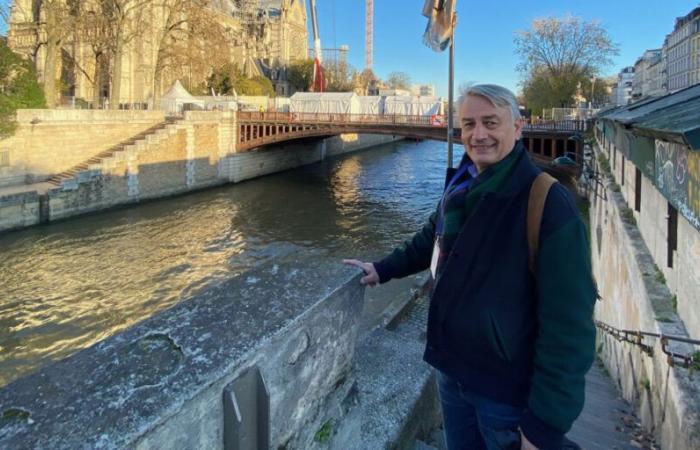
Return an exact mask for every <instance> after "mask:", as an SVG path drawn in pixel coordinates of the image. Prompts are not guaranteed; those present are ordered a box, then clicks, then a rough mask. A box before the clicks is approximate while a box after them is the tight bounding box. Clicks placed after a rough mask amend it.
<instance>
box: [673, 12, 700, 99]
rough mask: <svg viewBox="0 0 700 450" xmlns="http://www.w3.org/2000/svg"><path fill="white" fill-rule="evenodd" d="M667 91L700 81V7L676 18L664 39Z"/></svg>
mask: <svg viewBox="0 0 700 450" xmlns="http://www.w3.org/2000/svg"><path fill="white" fill-rule="evenodd" d="M664 50H665V54H666V59H667V60H666V66H667V74H666V76H667V85H668V92H676V91H679V90H681V89H685V88H687V87H689V86H692V85H694V84H697V83H698V82H700V7H698V8H695V9H694V10H692V11H691V12H690V13H688V14H687V15H686V16H684V17H679V18H677V19H676V24H675V26H674V28H673V31H672V32H671V33H670V34H669V35H668V36H666V39H665V41H664Z"/></svg>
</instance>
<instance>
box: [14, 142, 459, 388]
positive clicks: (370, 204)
mask: <svg viewBox="0 0 700 450" xmlns="http://www.w3.org/2000/svg"><path fill="white" fill-rule="evenodd" d="M445 164H446V150H445V144H443V143H439V142H433V141H424V142H421V143H418V144H417V143H415V142H409V141H401V142H395V143H392V144H386V145H382V146H378V147H374V148H372V149H369V150H365V151H363V152H359V153H354V154H350V155H346V156H344V157H340V158H335V159H329V160H326V161H324V162H322V163H319V164H314V165H311V166H306V167H303V168H299V169H296V170H293V171H289V172H284V173H279V174H275V175H271V176H267V177H263V178H258V179H255V180H250V181H246V182H243V183H240V184H236V185H227V186H224V187H220V188H215V189H211V190H206V191H201V192H198V193H194V194H190V195H186V196H181V197H176V198H171V199H166V200H160V201H156V202H150V203H146V204H142V205H138V206H134V207H129V208H125V209H120V210H116V211H109V212H105V213H100V214H95V215H91V216H86V217H81V218H77V219H73V220H69V221H64V222H59V223H54V224H50V225H47V226H41V227H35V228H31V229H27V230H24V231H20V232H14V233H9V234H6V235H4V236H0V385H4V384H6V383H8V382H9V381H12V380H13V379H15V378H17V377H19V376H21V375H23V374H25V373H27V372H29V371H31V370H34V369H36V368H38V367H40V366H42V365H44V364H47V363H49V362H50V361H54V360H57V359H61V358H65V357H66V356H68V355H70V354H71V353H73V352H75V351H77V350H79V349H81V348H85V347H87V346H90V345H92V344H94V343H95V342H98V341H100V340H102V339H104V338H106V337H108V336H110V335H112V334H114V333H116V332H118V331H119V330H122V329H124V328H126V327H129V326H131V325H133V324H134V323H136V322H138V321H140V320H143V319H145V318H147V317H149V316H150V315H152V314H153V313H155V312H157V311H160V310H163V309H165V308H167V307H168V306H171V305H173V304H174V303H176V302H178V301H180V300H182V299H184V298H187V297H188V296H190V295H191V294H193V293H195V292H197V291H198V290H201V289H205V288H206V286H207V285H209V284H211V283H217V282H219V281H221V280H224V279H226V278H229V277H232V276H236V275H238V274H240V273H242V272H244V271H248V270H251V269H253V270H254V268H255V266H256V265H258V264H261V263H262V262H265V261H267V260H270V259H273V258H274V259H275V261H276V262H279V263H280V264H284V262H285V258H287V257H289V256H291V254H292V253H295V254H297V255H298V254H302V255H304V257H308V258H315V257H318V256H330V257H334V258H335V257H337V258H338V259H339V260H340V258H343V257H357V258H360V259H367V260H372V259H376V258H378V257H380V256H382V255H383V254H385V253H386V252H387V251H389V250H390V249H392V248H393V247H394V246H395V245H396V244H398V243H400V242H401V241H402V240H403V239H405V238H407V237H409V236H410V235H411V234H412V233H413V232H414V231H416V230H417V229H418V228H419V227H420V226H421V225H422V223H423V221H424V220H425V219H426V218H427V216H428V215H429V214H430V212H431V211H432V209H433V208H434V206H435V202H436V201H437V198H438V196H439V194H440V189H441V186H442V183H443V178H444V168H445ZM389 284H390V285H391V284H392V283H389ZM381 289H382V288H379V290H381Z"/></svg>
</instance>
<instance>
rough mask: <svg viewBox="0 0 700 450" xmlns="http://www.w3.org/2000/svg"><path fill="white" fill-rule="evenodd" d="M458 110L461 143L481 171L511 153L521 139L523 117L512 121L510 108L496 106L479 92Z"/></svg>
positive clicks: (469, 96)
mask: <svg viewBox="0 0 700 450" xmlns="http://www.w3.org/2000/svg"><path fill="white" fill-rule="evenodd" d="M459 112H460V119H461V124H462V144H464V148H465V149H466V150H467V154H468V155H469V158H471V160H472V161H473V162H474V165H475V166H476V169H477V170H478V171H479V173H481V172H482V171H484V169H486V168H487V167H489V166H491V165H493V164H496V163H497V162H498V161H500V160H502V159H503V158H505V157H506V156H508V154H509V153H510V152H511V151H512V150H513V146H514V145H515V142H516V141H517V140H518V139H520V134H521V132H522V128H523V124H522V120H517V121H515V120H513V116H512V115H511V112H510V109H509V108H506V107H501V106H493V105H492V104H491V102H490V101H488V100H487V99H486V98H484V97H482V96H480V95H468V96H467V97H466V99H465V100H464V101H463V102H462V105H461V106H460V109H459Z"/></svg>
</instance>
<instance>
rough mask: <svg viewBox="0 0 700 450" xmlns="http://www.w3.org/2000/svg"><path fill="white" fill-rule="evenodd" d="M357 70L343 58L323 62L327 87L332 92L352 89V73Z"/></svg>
mask: <svg viewBox="0 0 700 450" xmlns="http://www.w3.org/2000/svg"><path fill="white" fill-rule="evenodd" d="M353 72H355V70H354V69H353V68H352V67H351V66H350V65H349V64H348V63H347V62H346V61H343V60H339V61H327V62H325V63H324V64H323V74H324V76H325V77H326V89H327V90H328V91H331V92H350V91H352V80H351V77H352V73H353Z"/></svg>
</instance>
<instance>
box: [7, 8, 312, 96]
mask: <svg viewBox="0 0 700 450" xmlns="http://www.w3.org/2000/svg"><path fill="white" fill-rule="evenodd" d="M93 1H94V2H97V1H98V0H86V1H83V2H76V1H75V0H54V2H53V3H54V4H55V3H59V4H60V2H64V3H63V6H64V7H63V11H62V12H61V14H63V15H62V16H60V17H59V18H58V19H56V18H52V17H50V11H47V8H49V6H42V4H44V5H46V4H48V2H43V3H42V2H40V1H37V0H15V2H14V4H13V7H12V11H11V17H10V27H9V30H8V44H9V46H10V48H12V49H13V50H14V51H15V52H17V53H20V54H22V55H24V56H26V57H28V58H31V59H32V60H33V61H34V62H35V64H36V67H37V71H38V73H39V77H40V80H42V81H43V80H44V79H45V77H47V76H48V74H47V73H46V71H47V67H51V66H53V67H54V68H55V73H54V74H53V76H54V79H56V80H60V81H59V83H58V89H57V91H58V92H57V95H58V94H60V95H61V96H63V98H64V102H65V101H66V100H65V99H66V98H77V99H80V100H84V101H87V102H92V101H94V102H100V103H103V102H104V101H105V99H106V98H109V97H110V96H111V97H112V101H113V102H114V101H118V102H119V103H120V104H122V105H127V104H128V105H132V107H133V106H134V105H138V106H144V107H145V106H146V105H148V104H152V103H153V101H154V98H158V97H159V96H160V95H162V93H164V92H165V91H167V90H168V88H169V87H170V86H171V85H172V83H173V82H174V81H175V80H176V79H181V80H182V81H183V83H185V84H186V85H189V86H190V87H193V86H197V85H200V84H202V83H203V81H204V80H205V79H206V78H207V77H208V76H209V75H210V73H211V70H212V68H213V66H215V65H221V64H223V63H225V62H232V63H235V64H236V65H237V66H238V67H239V68H240V69H241V70H243V71H244V73H245V74H246V75H248V76H255V75H263V76H267V77H268V78H270V79H271V80H272V82H273V85H274V86H275V89H276V90H277V93H278V94H287V93H288V86H287V83H286V81H285V78H284V73H285V68H286V67H287V66H288V65H289V64H290V63H291V62H293V61H294V60H297V59H304V58H306V57H307V48H308V43H307V42H308V34H307V26H306V8H305V6H304V1H303V0H213V1H212V2H211V3H210V4H209V5H208V7H207V8H206V11H200V12H199V13H201V14H202V16H201V17H199V22H198V26H199V28H195V27H191V28H190V29H188V32H190V33H189V34H194V37H192V36H190V37H189V41H188V42H187V43H185V44H184V45H183V43H180V45H179V47H175V46H174V47H173V48H172V49H169V51H170V52H171V53H172V52H173V51H179V52H182V53H187V52H188V51H191V49H192V48H195V47H196V48H197V50H195V51H198V52H199V58H196V59H192V58H190V59H189V60H188V59H187V58H186V57H185V58H183V57H180V59H178V60H177V61H190V62H189V63H179V64H170V65H167V66H165V65H164V64H163V63H162V61H164V60H165V58H167V57H171V61H172V55H168V54H165V52H164V51H163V45H164V44H163V42H165V41H166V39H171V41H172V40H173V37H172V35H171V36H165V37H163V36H164V31H163V30H165V29H167V28H168V26H170V25H171V24H172V23H174V22H178V21H179V22H188V21H187V19H186V18H183V17H181V16H182V14H183V13H182V10H178V11H176V17H175V19H173V17H172V11H167V10H166V9H165V8H163V7H161V6H158V5H156V4H155V2H147V3H145V6H142V7H140V9H139V10H138V12H136V13H133V14H132V15H131V16H129V17H128V19H127V20H125V21H124V22H123V25H122V26H121V27H120V28H119V33H120V36H121V38H122V40H123V45H122V46H121V47H120V48H119V50H118V51H116V52H115V50H114V47H115V46H114V45H113V43H110V42H103V43H102V45H103V46H104V49H101V48H99V46H96V38H95V36H94V35H91V34H90V33H92V34H96V33H98V32H99V30H98V29H97V26H96V27H95V29H94V30H92V29H90V28H88V29H87V31H86V29H85V28H82V31H81V32H79V31H77V30H78V28H79V27H77V26H75V25H74V23H75V22H74V21H73V22H71V20H70V16H71V15H75V16H78V15H79V14H80V12H78V11H77V10H76V8H85V5H89V4H90V3H91V2H93ZM131 1H132V0H121V3H122V4H125V5H128V4H129V2H131ZM133 3H134V4H138V2H135V1H134V2H133ZM165 3H166V4H167V3H168V2H165ZM172 3H173V4H177V0H172ZM76 5H81V6H76ZM141 5H144V4H143V3H141ZM178 14H179V17H178V16H177V15H178ZM61 20H62V21H63V22H61ZM99 20H100V18H99V17H98V18H96V19H95V22H96V23H98V22H99ZM87 23H88V24H89V23H90V22H89V21H88V22H87ZM207 23H209V24H210V26H207ZM49 24H54V28H55V29H61V27H63V29H62V31H61V36H60V40H54V42H60V44H59V46H60V52H58V53H59V56H58V57H57V58H56V59H57V63H55V64H47V56H48V51H47V48H48V46H47V45H46V42H48V41H49V40H50V39H49V36H50V33H51V30H50V29H48V27H49ZM111 26H112V27H114V25H113V24H112V25H111ZM187 26H189V25H184V27H187ZM181 27H182V26H181ZM199 30H201V34H198V33H200V31H199ZM113 33H114V32H113ZM125 36H126V37H125ZM127 37H128V38H127ZM193 40H196V41H197V42H193ZM214 41H216V42H214ZM110 44H112V45H111V46H110ZM115 54H116V55H121V56H115ZM187 54H188V53H187ZM164 55H165V56H164ZM192 61H194V62H192ZM115 68H118V70H115ZM159 68H160V70H159ZM118 73H120V74H121V76H120V77H119V81H120V83H119V87H118V90H116V91H115V81H116V80H115V76H117V75H116V74H118ZM115 92H118V99H116V98H115Z"/></svg>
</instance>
